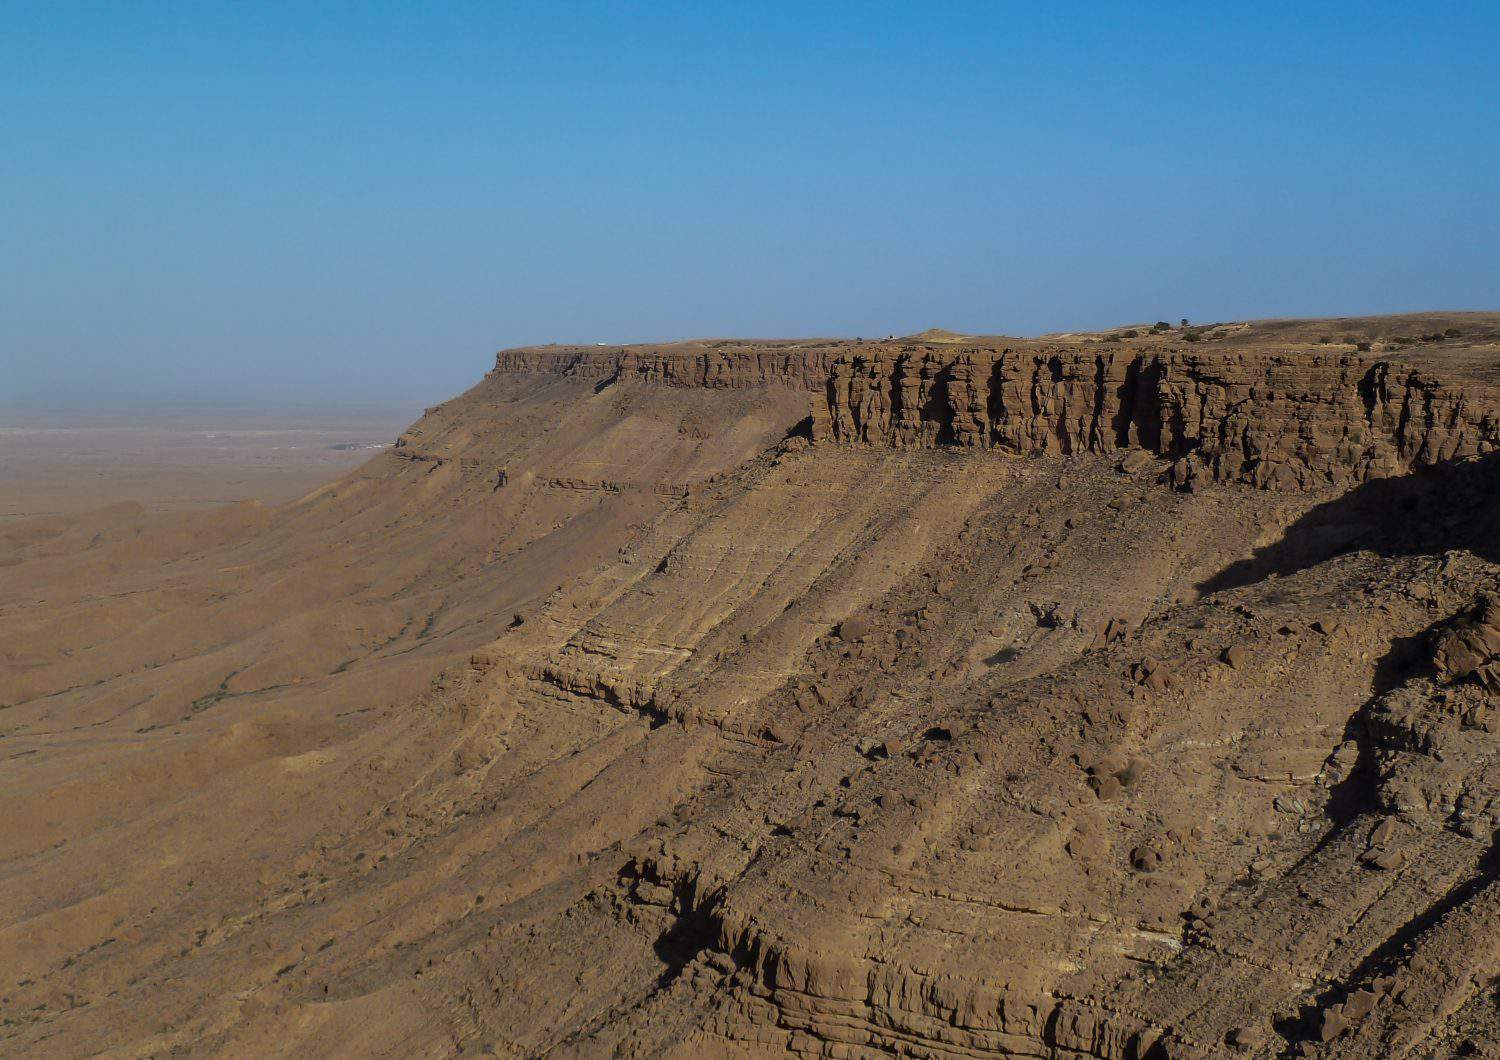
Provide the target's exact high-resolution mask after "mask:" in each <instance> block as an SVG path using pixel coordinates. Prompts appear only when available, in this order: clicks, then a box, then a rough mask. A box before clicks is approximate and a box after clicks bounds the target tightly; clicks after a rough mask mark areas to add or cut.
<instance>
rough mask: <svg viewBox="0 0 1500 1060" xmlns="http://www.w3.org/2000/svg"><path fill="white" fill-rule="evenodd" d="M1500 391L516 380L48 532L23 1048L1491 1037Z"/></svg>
mask: <svg viewBox="0 0 1500 1060" xmlns="http://www.w3.org/2000/svg"><path fill="white" fill-rule="evenodd" d="M1497 366H1500V315H1494V314H1447V315H1442V314H1427V315H1423V316H1419V317H1416V316H1414V317H1394V318H1359V319H1350V320H1339V321H1272V322H1262V323H1252V324H1230V325H1212V326H1208V327H1198V328H1192V329H1188V328H1178V329H1168V328H1165V326H1164V325H1159V326H1157V327H1156V328H1146V327H1138V328H1130V329H1119V330H1118V331H1116V332H1111V333H1097V334H1075V335H1067V336H1054V337H1050V338H1046V339H1041V340H1019V339H988V338H976V337H966V336H953V335H949V334H947V333H931V334H928V335H924V336H914V337H911V338H909V339H899V340H896V339H893V340H886V341H881V342H868V341H847V340H845V341H840V340H815V341H806V342H734V341H715V342H700V343H679V344H668V345H662V346H651V347H538V348H527V349H519V350H507V351H504V352H502V353H501V354H499V356H498V357H497V361H496V366H495V370H494V371H492V372H491V373H489V375H487V376H486V377H485V379H484V380H483V381H482V382H481V383H480V384H479V385H477V386H476V387H475V388H474V389H472V390H471V391H469V392H468V393H467V394H465V395H462V396H461V397H458V398H455V399H454V400H453V401H450V402H448V403H445V404H444V405H442V406H439V407H437V408H435V409H432V410H429V412H428V413H427V415H425V416H424V417H423V418H422V419H421V420H420V421H419V422H418V423H416V424H415V425H413V426H412V427H411V428H410V429H409V430H408V431H406V432H405V433H404V434H403V435H402V436H401V438H400V439H399V440H398V443H397V445H396V446H395V447H394V448H393V449H391V450H390V451H388V452H386V453H383V454H382V455H380V456H378V457H376V458H375V459H374V460H372V461H371V462H369V463H368V464H366V465H365V466H364V467H362V468H361V469H360V470H358V471H357V472H355V473H353V474H351V475H349V476H347V477H345V478H343V479H340V480H338V481H336V482H333V483H330V484H329V485H327V486H325V487H322V488H321V489H318V490H316V491H314V492H313V493H311V494H309V495H307V496H305V497H303V498H301V499H299V500H297V501H295V502H293V503H291V504H288V505H283V506H280V507H276V508H266V507H263V506H259V505H253V504H247V505H238V506H234V507H231V508H227V509H223V510H220V511H216V512H209V513H190V514H173V515H165V516H152V515H148V514H147V513H146V512H145V511H144V510H143V509H141V508H139V507H138V506H130V505H122V506H115V507H112V508H106V509H101V510H99V511H97V512H93V513H90V514H88V515H86V516H78V517H70V518H54V519H43V520H31V521H24V522H16V523H10V524H6V525H5V526H3V527H0V633H3V636H0V645H3V647H0V708H3V709H0V761H3V762H4V774H3V775H4V777H5V784H4V786H3V788H0V820H4V821H6V822H8V823H7V827H6V828H4V829H0V866H3V868H0V898H3V901H0V909H3V910H4V914H3V918H0V1012H3V1020H0V1052H4V1053H6V1054H7V1055H24V1054H34V1055H48V1056H74V1055H77V1056H82V1055H93V1054H96V1053H101V1052H104V1053H109V1054H111V1055H140V1056H147V1055H168V1054H174V1053H198V1054H223V1055H298V1056H302V1055H325V1054H334V1055H372V1054H375V1055H401V1056H408V1055H453V1054H457V1053H475V1054H481V1055H485V1054H489V1055H504V1056H547V1055H553V1056H681V1057H688V1056H693V1057H697V1056H744V1057H751V1056H768V1055H785V1054H788V1053H791V1054H800V1055H807V1056H827V1057H856V1058H864V1057H878V1056H891V1055H896V1056H919V1057H981V1056H1026V1057H1047V1058H1086V1057H1095V1058H1101V1060H1126V1058H1136V1060H1145V1058H1188V1057H1209V1056H1247V1057H1261V1058H1281V1057H1296V1056H1316V1057H1375V1056H1380V1057H1385V1056H1404V1057H1413V1058H1438V1057H1449V1056H1463V1055H1472V1056H1491V1057H1495V1056H1500V993H1497V990H1500V853H1497V847H1496V828H1497V826H1500V755H1497V752H1500V720H1497V719H1500V703H1497V701H1496V700H1497V697H1500V454H1497V453H1496V451H1495V450H1496V444H1497V441H1500V437H1497V434H1500V420H1497V409H1500V405H1497V400H1500V390H1497V388H1496V386H1495V376H1496V370H1497Z"/></svg>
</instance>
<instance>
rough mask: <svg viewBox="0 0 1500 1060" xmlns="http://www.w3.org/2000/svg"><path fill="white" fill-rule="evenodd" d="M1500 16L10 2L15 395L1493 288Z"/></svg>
mask: <svg viewBox="0 0 1500 1060" xmlns="http://www.w3.org/2000/svg"><path fill="white" fill-rule="evenodd" d="M1497 43H1500V9H1497V8H1495V7H1494V6H1493V5H1484V4H1477V3H1472V4H1452V5H1444V6H1443V7H1442V8H1440V9H1429V8H1419V7H1417V6H1415V5H1410V4H1378V3H1377V4H1360V5H1355V4H1330V5H1322V6H1320V7H1319V8H1317V9H1316V10H1313V11H1309V10H1306V9H1304V8H1303V7H1301V6H1297V5H1291V4H1258V5H1254V6H1253V7H1245V8H1241V9H1238V10H1235V11H1222V10H1216V11H1214V12H1212V13H1207V12H1205V11H1204V10H1202V9H1200V8H1198V7H1196V6H1192V5H1159V6H1153V7H1152V8H1151V9H1150V10H1136V9H1109V8H1100V7H1097V6H1094V5H1087V4H1060V5H1053V4H1049V5H1018V6H1006V7H999V6H993V5H980V4H954V5H945V6H943V7H941V8H940V9H936V10H933V9H929V8H925V7H924V8H918V7H915V6H901V5H891V4H878V5H848V4H845V5H838V4H835V5H826V6H820V7H817V8H813V9H808V8H805V7H803V6H801V5H767V6H761V7H757V8H755V9H753V10H749V9H747V10H733V11H725V10H723V9H719V8H693V7H682V6H675V5H651V6H648V7H632V8H624V7H617V6H611V5H582V6H578V7H570V8H568V9H566V10H563V9H558V8H554V7H547V8H537V9H533V10H528V11H521V10H504V9H498V8H493V7H490V6H487V5H468V4H455V5H445V6H443V7H441V8H433V7H418V6H413V5H405V4H395V3H379V4H370V5H363V6H357V7H320V8H317V9H307V8H305V7H300V6H294V5H275V4H271V5H256V6H255V7H232V6H228V5H182V6H179V5H173V4H161V5H149V6H148V5H141V6H136V7H122V6H111V5H94V4H77V3H64V4H56V5H45V6H43V5H33V6H21V5H13V6H11V7H8V8H6V9H5V10H4V11H0V58H3V59H4V62H3V63H0V98H3V99H4V100H5V104H6V105H5V106H4V107H0V132H3V136H4V138H5V142H6V144H7V145H8V146H9V147H10V150H9V151H7V152H6V156H7V157H6V161H5V162H3V163H0V233H3V236H0V371H3V376H4V387H3V390H4V392H3V393H0V416H9V417H10V418H12V419H14V418H15V417H18V416H20V415H23V414H24V415H29V416H32V417H36V416H39V415H44V414H45V413H46V411H47V410H67V409H71V410H74V411H75V412H76V411H80V410H82V411H87V410H90V409H93V410H103V411H106V412H108V411H112V410H131V409H135V410H151V409H157V410H160V409H168V410H170V409H172V408H180V407H182V406H184V405H190V406H194V407H203V408H248V409H252V410H253V409H255V408H276V409H282V410H295V409H298V408H306V409H309V410H318V409H324V410H329V411H330V413H337V414H344V415H349V414H353V410H371V409H380V410H385V411H388V412H392V413H399V414H402V415H406V414H407V413H406V412H403V411H402V410H409V415H410V417H412V418H414V417H415V416H416V415H417V414H420V412H421V410H422V408H423V407H426V406H428V405H432V404H435V403H437V402H439V401H441V400H444V399H446V398H448V397H450V396H452V395H453V394H456V393H458V392H460V391H462V390H464V389H465V388H467V387H468V386H470V385H472V384H473V383H474V382H476V381H477V380H478V379H479V377H480V376H481V375H482V374H483V373H484V371H485V370H487V369H488V367H489V366H490V362H491V357H492V355H493V352H494V351H495V350H496V349H499V348H502V347H505V346H511V345H522V344H532V343H543V342H549V341H558V342H599V341H603V342H611V343H613V342H636V341H653V340H662V341H665V340H671V339H680V338H688V337H705V336H711V335H729V336H797V335H865V336H871V335H884V334H888V333H897V334H907V333H912V332H916V331H920V330H922V329H925V328H928V327H934V326H936V327H944V328H949V329H953V330H958V331H965V332H975V333H1002V334H1038V333H1043V332H1048V331H1056V330H1064V329H1075V328H1077V329H1081V328H1097V327H1107V326H1112V325H1117V324H1122V323H1125V322H1128V321H1132V320H1141V319H1143V318H1144V319H1155V318H1157V317H1160V318H1164V319H1170V320H1174V321H1175V320H1177V319H1178V318H1180V317H1188V318H1190V319H1194V320H1230V319H1251V318H1259V317H1283V316H1323V315H1361V314H1371V313H1387V312H1401V311H1414V310H1435V309H1495V308H1500V255H1496V254H1495V253H1494V247H1495V245H1496V244H1497V241H1500V201H1497V200H1500V197H1497V196H1495V195H1494V193H1493V187H1492V183H1493V174H1494V172H1495V170H1496V168H1497V162H1500V145H1497V144H1496V142H1495V140H1494V138H1493V137H1491V136H1487V135H1485V134H1484V129H1486V128H1488V127H1489V125H1490V124H1492V121H1493V115H1494V113H1496V111H1497V110H1500V74H1497V64H1496V60H1495V58H1494V56H1495V45H1496V44H1497Z"/></svg>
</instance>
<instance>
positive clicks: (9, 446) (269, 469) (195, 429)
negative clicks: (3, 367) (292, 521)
mask: <svg viewBox="0 0 1500 1060" xmlns="http://www.w3.org/2000/svg"><path fill="white" fill-rule="evenodd" d="M404 425H405V423H404V421H402V420H400V419H398V418H396V417H389V418H384V419H371V420H368V421H362V422H356V423H352V424H345V425H340V426H323V425H319V424H317V423H311V424H309V423H306V422H304V423H300V424H275V423H272V424H269V425H268V424H267V423H265V422H246V421H238V422H236V421H229V422H220V423H211V424H205V423H202V422H181V423H171V422H166V423H163V422H149V423H124V424H121V423H111V424H99V423H89V422H81V423H67V422H64V423H58V424H56V425H41V424H37V423H35V422H32V423H23V424H22V425H14V424H11V423H6V422H3V421H0V521H7V520H14V519H23V518H27V517H30V516H39V515H66V514H73V513H76V512H83V511H88V510H90V509H93V508H99V507H102V506H104V505H107V504H117V503H119V502H122V501H136V502H139V503H140V504H142V505H144V506H145V507H146V508H148V509H151V510H154V511H171V510H183V509H193V508H204V507H212V506H214V505H220V504H228V503H232V502H235V501H243V500H251V499H256V500H262V501H265V502H267V503H277V502H281V501H286V500H291V499H292V498H294V497H297V496H299V495H301V494H303V493H305V492H307V491H308V490H310V489H313V488H315V487H316V486H319V485H321V484H322V483H324V482H327V481H329V480H330V479H333V478H337V477H338V476H339V475H342V474H344V473H345V472H347V471H349V470H351V469H352V468H355V467H357V466H358V465H360V464H361V463H363V462H364V461H366V460H368V459H369V458H370V457H371V456H374V455H375V454H376V453H377V452H379V451H380V450H381V449H383V448H385V447H386V446H388V445H389V444H390V443H391V442H392V441H393V440H394V439H395V437H396V435H397V434H398V433H399V432H400V430H401V428H402V427H403V426H404Z"/></svg>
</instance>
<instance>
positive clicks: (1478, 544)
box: [1198, 453, 1500, 593]
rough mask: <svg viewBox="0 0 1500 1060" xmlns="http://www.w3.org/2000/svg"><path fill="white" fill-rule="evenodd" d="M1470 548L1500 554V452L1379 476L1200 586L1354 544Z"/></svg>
mask: <svg viewBox="0 0 1500 1060" xmlns="http://www.w3.org/2000/svg"><path fill="white" fill-rule="evenodd" d="M1453 549H1467V550H1468V551H1470V552H1473V553H1474V554H1475V555H1476V556H1479V557H1481V558H1483V559H1485V560H1488V561H1490V562H1500V453H1493V454H1490V455H1488V456H1483V457H1476V458H1474V459H1472V460H1465V461H1461V462H1456V463H1450V464H1441V465H1438V466H1436V467H1430V468H1422V469H1421V470H1418V471H1415V472H1413V473H1412V474H1410V475H1402V476H1400V477H1398V478H1386V479H1377V480H1375V481H1372V482H1367V483H1365V484H1364V485H1361V486H1356V487H1354V488H1353V489H1351V490H1350V491H1349V492H1347V493H1345V494H1343V495H1342V496H1340V497H1337V498H1336V499H1334V500H1331V501H1328V502H1327V503H1325V504H1320V505H1318V506H1317V507H1316V508H1313V509H1312V510H1311V511H1309V512H1307V513H1306V514H1305V515H1303V516H1302V517H1301V518H1299V519H1298V520H1297V521H1296V522H1294V523H1292V525H1291V526H1289V527H1287V530H1286V533H1284V534H1283V535H1282V536H1281V539H1280V540H1279V541H1277V542H1275V543H1274V544H1271V545H1267V546H1266V547H1264V548H1259V549H1256V550H1255V554H1254V555H1253V556H1251V557H1249V558H1248V559H1242V560H1239V561H1238V562H1236V563H1232V564H1230V565H1229V566H1228V567H1226V568H1224V569H1223V570H1222V571H1220V572H1219V573H1218V574H1215V575H1213V576H1212V577H1210V578H1207V579H1205V580H1204V581H1202V582H1200V583H1199V584H1198V591H1199V592H1201V593H1214V592H1219V591H1220V590H1223V589H1235V588H1238V587H1240V586H1242V585H1250V584H1253V583H1255V582H1258V581H1261V580H1263V579H1265V578H1267V577H1269V576H1271V575H1273V574H1274V575H1277V576H1278V577H1279V576H1284V575H1287V574H1293V573H1295V572H1297V571H1300V570H1305V569H1307V568H1308V567H1312V566H1314V565H1316V564H1318V563H1322V562H1323V561H1324V560H1328V559H1332V558H1333V557H1334V556H1339V555H1343V554H1345V553H1348V552H1357V551H1361V550H1369V551H1371V552H1374V553H1376V554H1377V555H1381V556H1412V555H1426V554H1437V553H1441V552H1447V551H1450V550H1453Z"/></svg>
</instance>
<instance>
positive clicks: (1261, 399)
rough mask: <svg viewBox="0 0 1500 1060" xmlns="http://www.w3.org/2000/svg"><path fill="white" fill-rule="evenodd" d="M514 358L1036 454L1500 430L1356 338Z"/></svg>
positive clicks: (882, 431) (1258, 447)
mask: <svg viewBox="0 0 1500 1060" xmlns="http://www.w3.org/2000/svg"><path fill="white" fill-rule="evenodd" d="M496 371H497V372H499V373H532V372H543V373H551V374H557V375H562V376H565V377H571V378H579V379H584V380H597V381H601V382H603V381H609V382H617V381H629V380H635V381H640V382H645V383H652V384H657V385H663V386H672V387H704V388H711V389H728V388H749V387H763V386H781V387H788V388H791V389H794V390H801V391H806V392H808V393H810V394H811V395H813V398H812V408H811V433H812V437H813V439H814V440H815V441H832V442H836V443H839V444H852V445H871V446H880V447H892V448H914V447H930V446H953V447H958V448H990V449H997V450H1002V451H1005V452H1009V453H1015V454H1021V455H1033V454H1037V453H1060V454H1072V453H1085V452H1088V453H1108V452H1112V451H1115V450H1132V449H1133V450H1141V451H1144V452H1146V453H1149V454H1152V455H1155V456H1158V457H1160V458H1162V459H1165V460H1169V461H1172V462H1174V466H1173V467H1172V469H1171V472H1170V474H1169V476H1168V478H1169V480H1170V481H1171V483H1172V484H1173V485H1175V486H1176V487H1178V488H1179V489H1184V490H1189V491H1191V490H1193V489H1196V488H1198V487H1200V486H1202V485H1204V484H1206V483H1208V482H1239V483H1245V484H1248V485H1252V486H1255V487H1259V488H1269V489H1281V490H1307V489H1315V488H1318V487H1321V486H1330V485H1333V486H1340V485H1355V484H1358V483H1361V482H1366V481H1368V480H1370V479H1373V478H1381V477H1385V476H1389V475H1396V474H1402V473H1405V472H1407V471H1410V470H1411V469H1413V468H1415V467H1420V466H1424V465H1430V464H1436V463H1441V462H1444V461H1449V460H1455V459H1462V458H1464V457H1470V456H1477V455H1482V454H1484V453H1487V452H1490V451H1492V450H1494V449H1495V448H1496V446H1497V445H1500V410H1497V407H1496V403H1495V400H1494V397H1493V392H1492V391H1491V389H1490V388H1488V387H1485V386H1482V385H1477V384H1474V383H1464V382H1455V381H1452V380H1445V379H1439V378H1437V377H1435V376H1434V375H1433V374H1432V373H1431V372H1429V371H1426V370H1419V369H1416V368H1411V367H1407V366H1403V365H1402V364H1400V363H1398V362H1393V361H1376V360H1371V359H1369V358H1362V357H1360V356H1358V355H1355V354H1349V353H1344V354H1330V353H1313V352H1307V351H1288V352H1263V351H1255V350H1251V351H1246V350H1220V351H1187V350H1183V349H1179V348H1174V347H1161V348H1152V349H1140V348H1131V349H1126V348H1118V349H1110V348H1099V347H1097V346H1095V347H1080V346H1077V345H1069V346H1062V345H1048V344H1041V343H1018V344H1015V345H1008V346H994V347H989V346H974V347H962V346H954V345H950V344H943V345H927V344H905V345H900V344H889V343H849V342H845V343H809V344H768V345H757V344H748V343H742V344H735V343H717V344H712V345H709V346H704V345H698V344H684V345H680V346H670V347H614V348H602V349H596V348H588V347H541V348H527V349H517V350H506V351H503V352H501V353H500V354H499V355H498V356H497V358H496Z"/></svg>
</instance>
